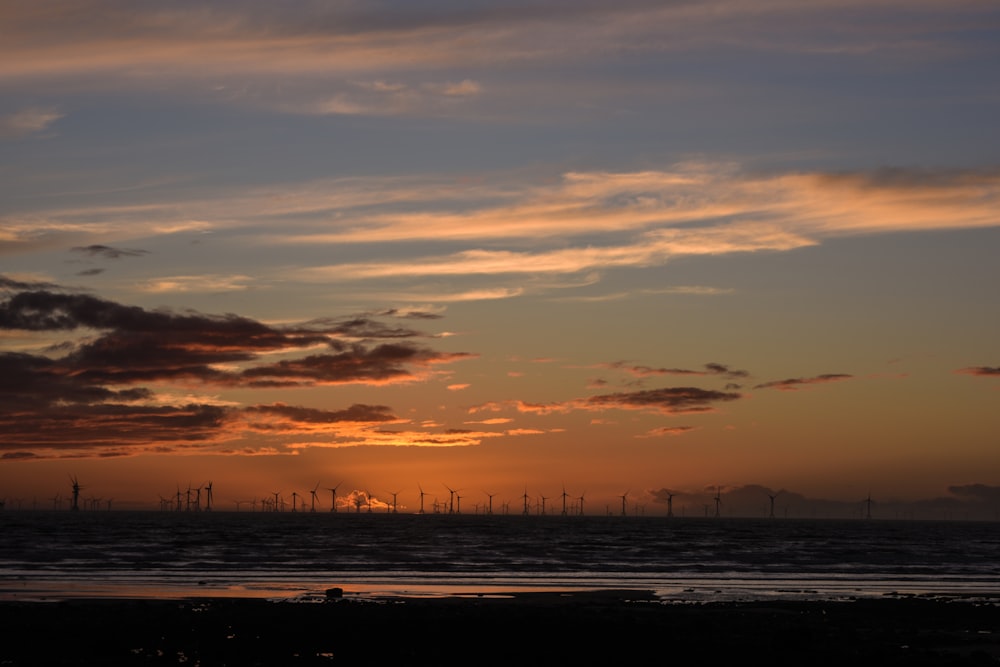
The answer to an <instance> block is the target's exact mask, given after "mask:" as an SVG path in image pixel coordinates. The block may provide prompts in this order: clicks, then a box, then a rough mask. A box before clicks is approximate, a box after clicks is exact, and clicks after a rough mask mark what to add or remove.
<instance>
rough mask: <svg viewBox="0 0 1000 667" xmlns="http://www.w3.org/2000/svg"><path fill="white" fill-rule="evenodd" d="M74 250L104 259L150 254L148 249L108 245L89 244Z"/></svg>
mask: <svg viewBox="0 0 1000 667" xmlns="http://www.w3.org/2000/svg"><path fill="white" fill-rule="evenodd" d="M72 250H73V252H77V253H81V254H84V255H87V256H89V257H100V258H103V259H121V258H122V257H142V256H143V255H148V254H149V251H148V250H140V249H135V248H113V247H111V246H106V245H99V244H94V245H88V246H77V247H75V248H72Z"/></svg>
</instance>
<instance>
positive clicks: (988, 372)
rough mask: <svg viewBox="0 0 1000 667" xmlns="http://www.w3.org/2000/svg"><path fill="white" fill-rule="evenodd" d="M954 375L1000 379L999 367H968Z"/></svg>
mask: <svg viewBox="0 0 1000 667" xmlns="http://www.w3.org/2000/svg"><path fill="white" fill-rule="evenodd" d="M955 372H956V373H959V374H960V375H976V376H979V377H1000V366H970V367H968V368H960V369H958V370H957V371H955Z"/></svg>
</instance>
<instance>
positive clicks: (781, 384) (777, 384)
mask: <svg viewBox="0 0 1000 667" xmlns="http://www.w3.org/2000/svg"><path fill="white" fill-rule="evenodd" d="M853 377H854V376H853V375H848V374H846V373H824V374H823V375H816V376H813V377H806V378H788V379H785V380H773V381H771V382H764V383H761V384H758V385H756V386H755V387H754V389H777V390H779V391H798V390H799V389H802V388H804V387H808V386H810V385H815V384H827V383H830V382H841V381H843V380H850V379H852V378H853Z"/></svg>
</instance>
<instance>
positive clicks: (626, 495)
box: [619, 491, 628, 516]
mask: <svg viewBox="0 0 1000 667" xmlns="http://www.w3.org/2000/svg"><path fill="white" fill-rule="evenodd" d="M619 497H620V498H621V499H622V516H626V515H627V514H628V513H627V512H626V511H625V498H627V497H628V491H626V492H625V493H623V494H622V495H621V496H619Z"/></svg>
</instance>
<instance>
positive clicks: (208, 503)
mask: <svg viewBox="0 0 1000 667" xmlns="http://www.w3.org/2000/svg"><path fill="white" fill-rule="evenodd" d="M205 511H206V512H211V511H212V480H209V481H208V484H206V485H205Z"/></svg>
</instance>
